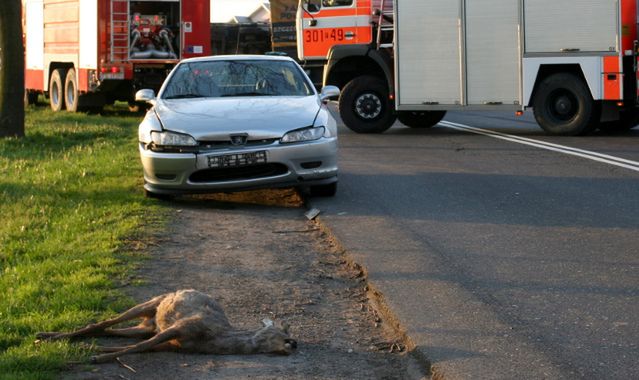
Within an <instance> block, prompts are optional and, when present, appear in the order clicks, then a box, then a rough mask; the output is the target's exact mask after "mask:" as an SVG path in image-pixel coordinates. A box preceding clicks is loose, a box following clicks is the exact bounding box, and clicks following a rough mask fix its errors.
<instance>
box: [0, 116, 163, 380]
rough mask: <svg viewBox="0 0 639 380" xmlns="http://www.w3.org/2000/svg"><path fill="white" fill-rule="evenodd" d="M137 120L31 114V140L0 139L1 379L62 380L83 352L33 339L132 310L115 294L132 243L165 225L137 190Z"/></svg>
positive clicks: (131, 261) (131, 257) (130, 260)
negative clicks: (56, 379)
mask: <svg viewBox="0 0 639 380" xmlns="http://www.w3.org/2000/svg"><path fill="white" fill-rule="evenodd" d="M140 120H141V116H139V115H137V116H136V115H132V114H126V113H122V114H121V115H118V114H117V113H115V112H113V113H112V114H111V115H110V116H109V115H107V116H100V115H86V114H81V113H79V114H70V113H66V112H61V113H53V112H51V111H49V110H48V109H43V108H33V107H29V109H28V110H27V112H26V122H25V132H26V137H25V138H23V139H4V140H3V139H0V218H1V220H2V222H1V223H0V378H9V379H11V378H16V379H24V378H27V379H28V378H33V379H41V378H52V377H56V376H57V375H58V374H59V371H60V370H62V369H64V368H65V363H67V362H68V361H77V360H83V359H85V358H86V355H87V352H84V351H83V350H81V349H79V348H78V346H77V345H74V344H69V343H68V342H56V343H43V344H38V345H35V344H34V343H33V342H34V339H35V333H36V332H38V331H57V330H69V329H73V328H77V327H81V326H83V325H84V324H86V323H88V322H90V321H93V320H96V319H98V318H101V317H104V316H106V315H112V314H114V313H116V312H117V311H121V310H122V309H123V308H125V307H126V306H128V304H129V302H130V300H128V299H127V298H126V297H123V296H122V294H121V293H120V292H119V291H117V290H115V285H117V284H118V282H119V281H121V280H122V279H124V278H126V276H127V272H130V270H131V269H132V268H133V266H134V265H135V263H136V261H138V258H139V257H140V256H141V255H136V254H134V252H133V251H134V250H133V249H131V247H130V244H127V241H130V239H131V238H135V237H138V238H141V236H143V235H144V234H145V233H148V232H149V231H150V228H157V227H158V226H159V221H160V220H161V217H160V216H161V215H162V209H161V206H158V205H157V204H156V203H155V202H152V201H148V200H146V199H144V197H143V193H142V190H141V183H142V172H141V166H140V162H139V156H138V151H137V142H136V141H137V124H138V123H139V121H140ZM141 234H142V235H141Z"/></svg>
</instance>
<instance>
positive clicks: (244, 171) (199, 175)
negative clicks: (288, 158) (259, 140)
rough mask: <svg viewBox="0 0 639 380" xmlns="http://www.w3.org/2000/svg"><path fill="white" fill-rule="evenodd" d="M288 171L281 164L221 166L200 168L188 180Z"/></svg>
mask: <svg viewBox="0 0 639 380" xmlns="http://www.w3.org/2000/svg"><path fill="white" fill-rule="evenodd" d="M286 173H288V168H287V167H286V165H283V164H264V165H254V166H243V167H239V168H221V169H206V170H200V171H197V172H195V173H193V174H191V177H190V178H189V180H190V181H191V182H192V183H204V182H218V181H234V180H235V181H237V180H247V179H257V178H265V177H273V176H277V175H282V174H286Z"/></svg>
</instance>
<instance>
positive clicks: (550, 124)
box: [533, 73, 601, 136]
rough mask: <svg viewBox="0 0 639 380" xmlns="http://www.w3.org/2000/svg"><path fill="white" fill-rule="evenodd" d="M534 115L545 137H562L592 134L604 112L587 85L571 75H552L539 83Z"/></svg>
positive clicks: (534, 101)
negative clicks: (548, 135)
mask: <svg viewBox="0 0 639 380" xmlns="http://www.w3.org/2000/svg"><path fill="white" fill-rule="evenodd" d="M533 111H534V114H535V119H537V123H539V125H540V126H541V128H543V130H544V131H546V133H548V134H551V135H563V136H579V135H584V134H586V133H588V132H591V131H593V130H594V129H595V128H597V126H598V122H599V115H600V112H601V111H600V107H599V105H598V103H596V102H595V101H594V100H593V99H592V96H591V95H590V90H589V89H588V86H586V84H585V83H584V81H583V80H581V79H580V78H579V77H578V76H576V75H574V74H568V73H559V74H553V75H551V76H549V77H548V78H546V79H544V80H543V81H542V82H541V83H540V85H539V88H538V89H537V94H536V95H535V98H534V99H533Z"/></svg>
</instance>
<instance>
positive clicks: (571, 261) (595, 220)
mask: <svg viewBox="0 0 639 380" xmlns="http://www.w3.org/2000/svg"><path fill="white" fill-rule="evenodd" d="M445 120H446V121H449V122H454V123H458V124H449V126H450V127H444V126H441V125H440V126H437V127H434V128H432V129H424V130H420V129H410V128H406V127H403V126H401V125H400V124H397V125H396V126H394V127H393V128H392V129H391V130H389V131H388V132H386V133H385V134H383V135H357V134H355V133H353V132H351V131H349V130H347V129H346V128H344V127H342V128H341V130H340V133H341V135H340V139H341V140H340V183H339V189H338V194H337V196H336V197H335V198H334V199H315V200H313V201H312V202H313V203H312V205H313V206H314V207H317V208H319V209H320V210H321V211H322V214H321V220H322V222H323V223H325V224H326V225H327V226H328V227H329V228H330V229H331V230H332V231H333V233H334V234H335V235H336V236H337V237H338V238H339V239H340V241H341V242H342V244H343V245H344V246H345V247H346V248H347V249H348V250H349V251H350V252H351V254H352V255H353V256H354V257H355V259H356V260H357V261H359V262H360V263H362V264H364V266H365V267H366V269H367V271H368V275H369V279H370V281H371V283H372V284H373V286H375V288H376V289H377V290H379V291H380V292H382V294H383V295H384V297H385V300H386V303H387V305H388V306H389V307H390V309H391V310H392V311H393V312H394V314H395V315H396V316H397V317H398V319H399V322H400V323H401V325H402V326H403V327H404V328H405V329H406V330H407V333H408V335H409V336H410V338H411V339H412V340H413V342H414V343H415V344H416V346H417V348H416V351H415V352H416V353H418V354H421V355H423V356H425V357H427V358H428V359H429V360H431V362H432V363H433V365H434V370H435V372H438V373H440V374H442V375H444V377H445V378H452V379H475V378H482V379H489V378H490V379H493V378H494V379H541V378H548V379H560V378H591V379H604V378H605V379H632V378H639V322H638V316H639V248H638V246H639V244H638V243H639V128H637V130H634V131H631V132H630V133H627V134H624V135H618V136H605V135H593V136H587V137H574V138H572V137H548V136H545V135H544V134H543V132H542V131H541V129H540V128H539V127H537V126H536V124H535V123H534V120H533V119H532V117H531V116H524V117H522V118H516V117H514V115H512V114H502V113H451V114H449V115H448V116H447V117H446V119H445ZM460 125H466V126H472V127H478V128H486V129H488V130H492V131H498V132H500V133H506V134H511V135H514V137H512V138H511V137H507V136H502V135H499V136H488V135H485V134H484V135H478V134H475V133H470V132H468V131H467V130H462V129H453V128H451V127H454V128H459V126H460ZM479 132H480V133H486V132H483V131H479ZM522 137H524V138H526V139H533V140H534V141H529V140H520V138H522ZM537 141H539V142H546V143H553V144H560V145H562V146H568V147H572V148H578V149H582V150H586V151H587V152H583V151H575V150H570V151H564V150H563V148H560V147H557V146H549V145H544V144H542V143H538V142H537ZM524 143H528V145H524ZM549 149H550V150H549ZM589 152H597V153H599V154H600V155H598V156H593V155H592V154H591V153H589ZM603 155H605V156H603ZM609 156H611V157H609ZM622 159H625V160H628V161H623V160H622ZM633 162H637V163H636V164H633ZM633 168H634V169H633Z"/></svg>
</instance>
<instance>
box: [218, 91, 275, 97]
mask: <svg viewBox="0 0 639 380" xmlns="http://www.w3.org/2000/svg"><path fill="white" fill-rule="evenodd" d="M272 95H273V94H265V93H263V92H240V93H237V94H224V95H222V97H230V96H272Z"/></svg>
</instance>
